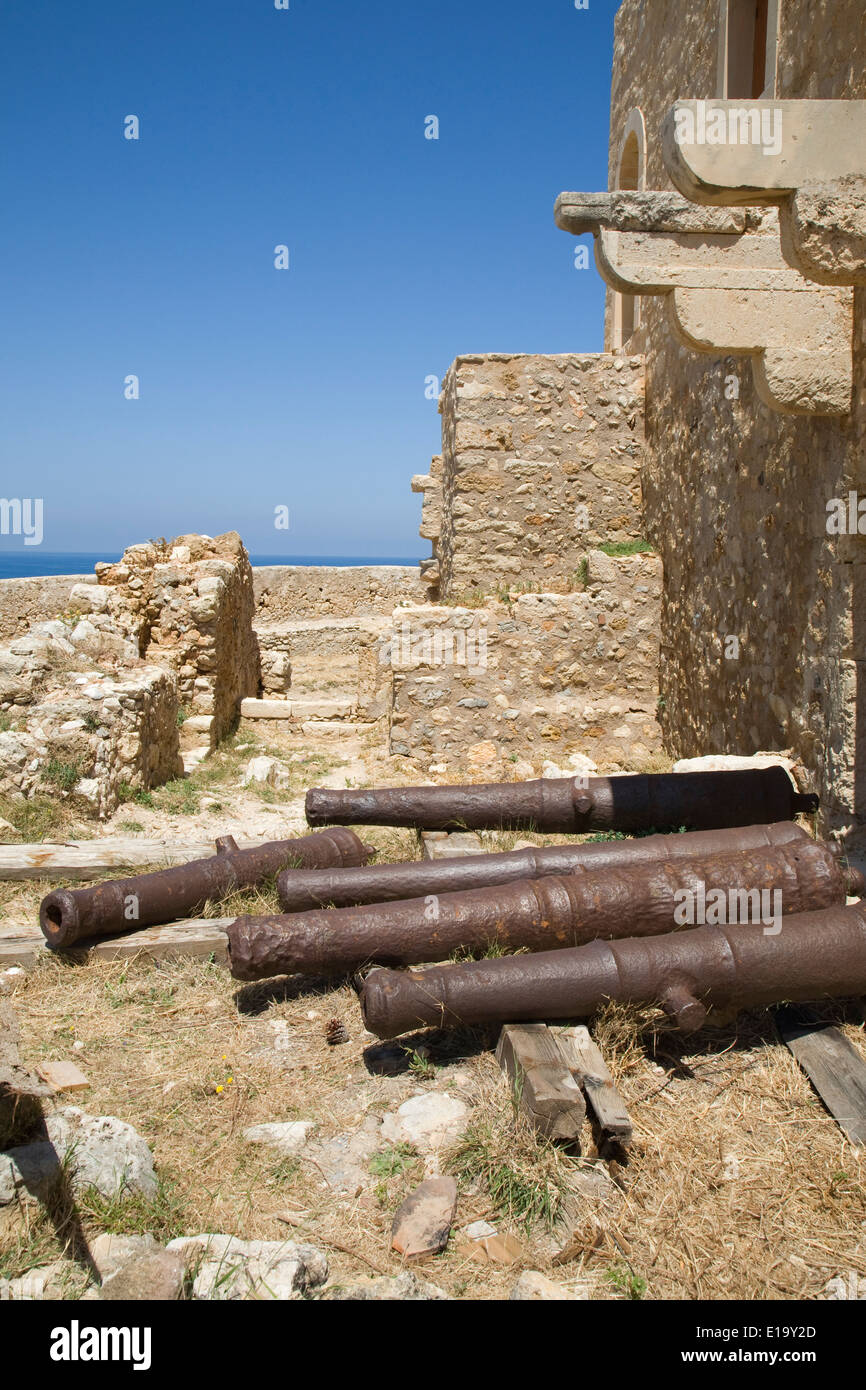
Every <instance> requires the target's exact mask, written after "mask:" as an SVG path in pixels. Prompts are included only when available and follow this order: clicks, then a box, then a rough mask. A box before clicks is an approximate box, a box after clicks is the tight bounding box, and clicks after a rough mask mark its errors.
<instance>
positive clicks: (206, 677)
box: [73, 531, 260, 747]
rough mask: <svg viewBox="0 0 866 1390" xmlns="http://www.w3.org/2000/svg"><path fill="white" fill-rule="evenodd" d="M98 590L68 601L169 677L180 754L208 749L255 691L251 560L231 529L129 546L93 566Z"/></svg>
mask: <svg viewBox="0 0 866 1390" xmlns="http://www.w3.org/2000/svg"><path fill="white" fill-rule="evenodd" d="M96 577H97V580H98V587H97V588H95V589H94V588H91V587H89V586H88V587H83V588H82V589H81V590H78V589H75V590H74V591H73V600H74V601H77V602H79V603H80V604H82V605H83V606H85V607H87V606H88V605H89V606H91V607H92V608H94V609H98V610H100V611H103V612H109V613H110V614H111V616H112V618H113V620H114V622H115V623H116V624H117V627H118V628H119V630H120V631H121V632H123V633H124V635H126V636H128V637H129V639H130V640H131V641H132V642H134V643H135V645H136V646H137V649H138V654H139V656H140V657H141V659H142V660H144V661H152V662H154V663H156V664H157V665H160V666H164V667H166V668H168V669H169V670H171V671H173V672H175V674H176V676H177V687H178V696H179V699H180V704H181V711H182V715H183V737H182V746H183V747H192V746H193V744H194V743H198V744H201V743H202V742H203V741H209V743H210V746H211V747H215V746H216V744H217V743H219V741H220V740H221V739H222V738H225V736H226V734H227V733H229V732H230V731H231V730H232V729H233V728H234V727H235V725H236V724H237V721H238V717H239V710H240V702H241V700H242V699H244V697H245V696H247V695H255V694H257V693H258V689H259V681H260V674H259V652H258V646H257V644H256V641H255V636H254V634H253V630H252V623H253V613H254V608H255V601H254V598H253V576H252V570H251V568H250V562H249V558H248V556H247V553H246V550H245V549H244V546H243V543H242V541H241V538H240V536H239V535H238V534H237V533H236V532H235V531H229V532H227V533H226V534H225V535H224V536H218V537H216V539H212V538H211V537H209V536H179V537H178V538H177V540H175V541H172V542H170V543H167V542H165V541H147V542H146V543H145V544H143V545H133V546H129V547H128V549H127V550H125V551H124V553H123V557H122V558H121V560H120V561H119V562H118V563H117V564H114V565H111V564H101V565H97V567H96Z"/></svg>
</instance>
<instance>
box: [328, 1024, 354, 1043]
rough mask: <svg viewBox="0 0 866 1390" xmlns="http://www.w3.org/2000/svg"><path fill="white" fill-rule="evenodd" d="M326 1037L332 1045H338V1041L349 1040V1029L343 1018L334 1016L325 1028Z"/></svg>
mask: <svg viewBox="0 0 866 1390" xmlns="http://www.w3.org/2000/svg"><path fill="white" fill-rule="evenodd" d="M325 1037H326V1038H327V1039H328V1042H329V1043H330V1044H331V1046H332V1047H336V1045H337V1043H345V1042H348V1041H349V1030H348V1028H347V1027H346V1025H345V1023H343V1021H342V1019H339V1018H332V1019H331V1021H330V1023H329V1024H328V1026H327V1028H326V1029H325Z"/></svg>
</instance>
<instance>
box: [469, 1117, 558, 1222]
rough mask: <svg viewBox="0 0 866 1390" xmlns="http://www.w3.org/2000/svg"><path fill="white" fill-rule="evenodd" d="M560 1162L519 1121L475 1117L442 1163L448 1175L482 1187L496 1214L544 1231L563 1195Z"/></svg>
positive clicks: (550, 1148)
mask: <svg viewBox="0 0 866 1390" xmlns="http://www.w3.org/2000/svg"><path fill="white" fill-rule="evenodd" d="M565 1164H566V1159H565V1157H564V1156H563V1154H562V1153H561V1152H560V1150H559V1149H557V1148H556V1146H555V1145H553V1144H551V1143H547V1142H545V1141H543V1140H537V1139H536V1137H535V1136H534V1135H533V1134H532V1133H531V1132H530V1131H529V1130H528V1127H527V1126H525V1125H524V1123H523V1122H522V1120H521V1119H520V1118H519V1117H513V1118H512V1119H511V1120H510V1121H509V1120H499V1119H497V1120H496V1121H493V1120H487V1119H483V1118H478V1119H476V1120H475V1121H474V1122H472V1123H471V1124H470V1126H469V1128H468V1129H467V1131H466V1134H465V1136H464V1138H463V1140H462V1142H461V1143H460V1144H459V1145H458V1146H457V1147H456V1148H455V1149H454V1150H453V1151H452V1153H451V1155H450V1156H449V1158H448V1163H447V1166H448V1168H449V1170H450V1171H451V1172H452V1173H454V1175H455V1176H456V1177H458V1178H462V1179H463V1180H464V1181H465V1182H468V1183H473V1182H483V1183H484V1185H485V1187H486V1188H487V1191H488V1193H489V1194H490V1200H491V1201H492V1203H493V1205H494V1207H495V1208H496V1210H497V1211H498V1212H501V1213H502V1214H503V1215H504V1216H507V1217H509V1218H510V1219H511V1220H513V1221H520V1222H522V1223H523V1224H524V1225H525V1226H527V1227H529V1226H533V1225H536V1224H541V1225H544V1226H546V1227H547V1228H548V1229H550V1228H551V1227H552V1226H553V1223H554V1221H555V1220H556V1216H557V1213H558V1211H559V1209H560V1207H561V1205H562V1202H563V1199H564V1197H565V1194H566V1192H567V1188H568V1183H567V1177H566V1168H565Z"/></svg>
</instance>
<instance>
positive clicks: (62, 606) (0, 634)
mask: <svg viewBox="0 0 866 1390" xmlns="http://www.w3.org/2000/svg"><path fill="white" fill-rule="evenodd" d="M95 583H96V576H95V575H92V574H89V575H84V574H47V575H32V576H30V575H29V576H27V577H26V578H24V579H0V642H8V641H9V639H10V638H12V637H20V636H23V634H24V633H25V632H27V631H28V629H29V628H31V627H32V626H33V624H34V623H45V622H50V621H51V619H52V618H58V617H59V616H60V614H61V613H65V612H66V610H67V609H68V607H69V595H70V593H71V591H72V589H73V587H74V586H75V585H76V584H95Z"/></svg>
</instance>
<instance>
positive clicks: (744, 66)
mask: <svg viewBox="0 0 866 1390" xmlns="http://www.w3.org/2000/svg"><path fill="white" fill-rule="evenodd" d="M780 3H781V0H720V20H721V23H720V42H719V95H720V96H721V97H727V98H728V99H729V100H731V101H742V100H747V101H757V100H759V98H761V97H773V96H774V95H775V88H776V49H777V45H778V33H779V6H780Z"/></svg>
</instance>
